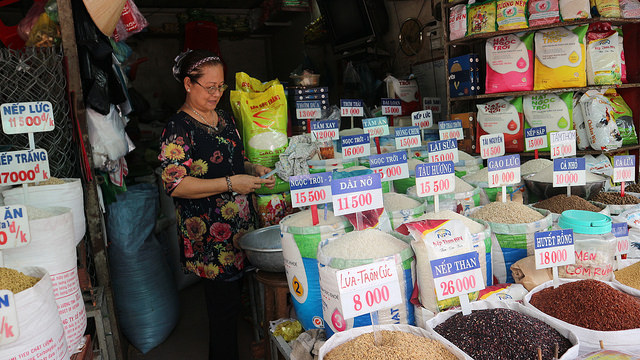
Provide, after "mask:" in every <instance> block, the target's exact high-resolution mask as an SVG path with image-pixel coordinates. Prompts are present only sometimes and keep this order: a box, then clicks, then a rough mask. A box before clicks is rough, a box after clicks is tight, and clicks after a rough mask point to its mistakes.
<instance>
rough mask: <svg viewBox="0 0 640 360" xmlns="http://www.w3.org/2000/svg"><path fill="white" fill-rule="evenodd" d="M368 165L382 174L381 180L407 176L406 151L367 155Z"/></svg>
mask: <svg viewBox="0 0 640 360" xmlns="http://www.w3.org/2000/svg"><path fill="white" fill-rule="evenodd" d="M369 167H370V168H371V170H373V171H374V172H375V173H378V174H380V175H381V176H382V181H391V180H399V179H406V178H408V177H409V164H408V163H407V152H406V151H398V152H394V153H389V154H380V155H371V156H369Z"/></svg>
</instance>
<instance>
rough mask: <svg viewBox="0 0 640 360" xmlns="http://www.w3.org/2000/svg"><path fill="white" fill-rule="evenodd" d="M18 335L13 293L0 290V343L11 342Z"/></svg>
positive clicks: (18, 329)
mask: <svg viewBox="0 0 640 360" xmlns="http://www.w3.org/2000/svg"><path fill="white" fill-rule="evenodd" d="M19 337H20V328H19V327H18V313H17V306H16V303H15V300H14V296H13V293H12V292H11V291H9V290H0V345H6V344H11V343H12V342H14V341H16V340H18V338H19ZM25 357H26V356H25Z"/></svg>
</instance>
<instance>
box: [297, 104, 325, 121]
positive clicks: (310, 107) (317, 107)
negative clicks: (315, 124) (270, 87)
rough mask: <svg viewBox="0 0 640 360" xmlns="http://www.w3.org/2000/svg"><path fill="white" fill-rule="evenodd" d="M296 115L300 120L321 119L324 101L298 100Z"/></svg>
mask: <svg viewBox="0 0 640 360" xmlns="http://www.w3.org/2000/svg"><path fill="white" fill-rule="evenodd" d="M296 117H297V118H298V119H300V120H304V119H320V118H321V117H322V102H321V101H320V100H307V101H296Z"/></svg>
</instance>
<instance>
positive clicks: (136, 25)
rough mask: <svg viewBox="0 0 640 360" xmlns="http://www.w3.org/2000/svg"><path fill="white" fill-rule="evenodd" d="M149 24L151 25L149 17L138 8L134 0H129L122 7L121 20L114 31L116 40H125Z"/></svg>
mask: <svg viewBox="0 0 640 360" xmlns="http://www.w3.org/2000/svg"><path fill="white" fill-rule="evenodd" d="M147 25H149V23H148V22H147V19H145V18H144V16H143V15H142V13H141V12H140V10H138V7H137V6H136V4H135V3H134V2H133V0H127V2H126V3H125V4H124V8H123V9H122V15H120V20H118V23H117V24H116V29H115V30H114V31H113V38H114V39H116V41H122V40H125V39H126V38H128V37H129V36H131V35H133V34H137V33H139V32H140V31H142V30H143V29H144V28H146V27H147Z"/></svg>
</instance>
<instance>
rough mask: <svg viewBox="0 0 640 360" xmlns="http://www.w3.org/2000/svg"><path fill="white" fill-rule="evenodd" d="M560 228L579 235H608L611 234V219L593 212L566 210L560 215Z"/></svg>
mask: <svg viewBox="0 0 640 360" xmlns="http://www.w3.org/2000/svg"><path fill="white" fill-rule="evenodd" d="M558 226H560V227H561V228H563V229H573V231H574V232H576V233H578V234H594V235H599V234H606V233H610V232H611V218H610V217H608V216H607V215H604V214H600V213H596V212H593V211H585V210H566V211H564V212H563V213H562V214H561V215H560V219H558Z"/></svg>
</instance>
